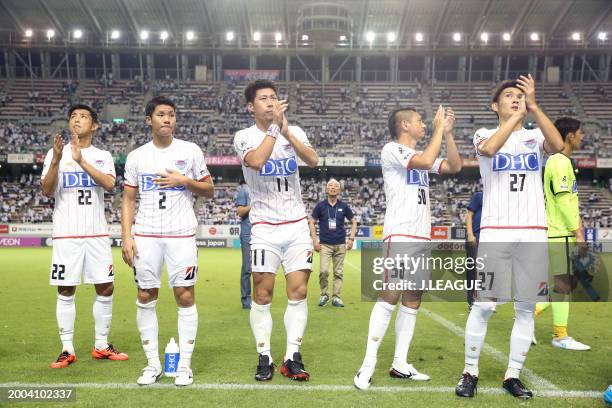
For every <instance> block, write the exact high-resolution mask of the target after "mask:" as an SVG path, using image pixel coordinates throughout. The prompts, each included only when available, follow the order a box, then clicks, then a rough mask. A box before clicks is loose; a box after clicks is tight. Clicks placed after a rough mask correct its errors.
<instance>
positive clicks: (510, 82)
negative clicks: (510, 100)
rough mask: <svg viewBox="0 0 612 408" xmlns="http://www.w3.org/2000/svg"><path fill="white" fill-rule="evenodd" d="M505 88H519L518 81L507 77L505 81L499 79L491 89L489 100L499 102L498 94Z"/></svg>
mask: <svg viewBox="0 0 612 408" xmlns="http://www.w3.org/2000/svg"><path fill="white" fill-rule="evenodd" d="M507 88H517V89H520V88H519V87H518V81H517V80H516V79H507V80H505V81H501V82H500V83H499V84H498V85H497V86H496V87H495V89H494V90H493V94H492V95H491V102H499V96H500V95H501V93H502V92H503V91H504V89H507Z"/></svg>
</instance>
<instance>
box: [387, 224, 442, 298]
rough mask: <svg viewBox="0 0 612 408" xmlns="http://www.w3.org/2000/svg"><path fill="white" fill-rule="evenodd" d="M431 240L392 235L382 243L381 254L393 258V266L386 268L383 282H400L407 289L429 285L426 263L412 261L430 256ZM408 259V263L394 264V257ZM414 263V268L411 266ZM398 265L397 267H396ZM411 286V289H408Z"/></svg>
mask: <svg viewBox="0 0 612 408" xmlns="http://www.w3.org/2000/svg"><path fill="white" fill-rule="evenodd" d="M431 247H432V243H431V241H426V240H423V239H418V238H410V237H403V236H393V237H390V238H389V239H388V240H386V241H384V242H383V244H382V256H383V257H384V258H391V259H393V260H394V262H393V264H394V266H396V267H394V268H392V269H386V268H385V272H384V274H383V282H384V283H386V284H396V285H397V284H402V285H403V287H405V288H406V289H404V290H408V291H420V290H421V288H423V287H428V286H429V281H430V280H431V275H432V271H431V268H430V265H429V264H428V263H423V262H422V261H421V262H419V263H416V264H415V263H414V261H416V260H420V259H422V260H426V259H428V258H430V257H431ZM398 256H399V257H400V259H402V260H406V259H407V260H408V264H407V265H406V264H403V263H402V265H396V259H397V258H396V257H398ZM415 265H416V269H413V267H414V266H415ZM397 267H399V268H397ZM409 287H413V288H414V289H413V290H410V289H408V288H409Z"/></svg>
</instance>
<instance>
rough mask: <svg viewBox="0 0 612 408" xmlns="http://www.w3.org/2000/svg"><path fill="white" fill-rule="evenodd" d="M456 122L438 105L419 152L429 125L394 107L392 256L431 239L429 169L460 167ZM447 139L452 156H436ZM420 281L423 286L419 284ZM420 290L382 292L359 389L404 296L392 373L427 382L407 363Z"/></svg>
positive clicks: (388, 154) (389, 205)
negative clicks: (426, 140) (421, 148)
mask: <svg viewBox="0 0 612 408" xmlns="http://www.w3.org/2000/svg"><path fill="white" fill-rule="evenodd" d="M454 122H455V116H454V112H453V110H452V109H450V108H448V109H447V110H446V115H445V110H444V108H443V107H441V106H440V107H439V108H438V111H437V113H436V116H435V117H434V120H433V135H432V136H431V140H430V141H429V144H428V145H427V147H426V148H425V150H424V151H417V150H415V148H416V145H417V143H418V142H419V141H420V140H422V139H423V138H424V137H425V128H426V126H425V123H424V122H423V119H422V118H421V115H420V114H419V113H418V112H417V111H416V110H415V109H414V108H400V109H396V110H394V111H393V112H391V114H390V115H389V121H388V125H389V133H390V134H391V136H392V137H393V139H394V141H392V142H389V143H387V144H386V145H385V146H384V147H383V149H382V152H381V166H382V172H383V179H384V183H385V196H386V200H387V202H386V211H385V222H384V226H383V242H384V247H385V248H389V251H392V252H393V254H399V253H400V252H402V253H406V252H410V253H411V254H412V251H413V250H414V249H416V250H417V252H418V251H420V250H422V248H423V245H422V244H420V243H426V242H428V241H430V240H431V210H430V203H429V175H428V173H434V174H453V173H457V172H459V171H460V170H461V157H460V156H459V151H458V150H457V145H456V144H455V141H454V138H453V133H452V130H453V126H454ZM443 138H444V139H445V141H446V149H447V153H448V159H441V158H438V155H439V153H440V147H441V144H442V139H443ZM391 243H393V245H391ZM407 247H410V248H411V249H407ZM391 248H392V249H391ZM383 251H384V252H385V256H388V257H390V258H393V257H394V255H393V254H391V253H390V252H387V250H386V249H383ZM414 255H416V254H413V256H414ZM423 272H424V273H423ZM418 274H419V278H418V279H419V281H421V280H424V281H428V280H429V279H430V274H431V272H430V271H419V272H418ZM417 285H419V286H420V283H417ZM422 294H423V292H422V291H417V290H415V291H410V290H404V291H400V290H387V289H385V290H381V291H379V294H378V296H379V297H378V299H377V301H376V303H375V304H374V307H373V309H372V313H371V315H370V325H369V329H368V339H367V347H366V355H365V358H364V360H363V364H362V365H361V368H360V369H359V371H358V372H357V374H356V375H355V378H354V384H355V387H357V388H358V389H361V390H365V389H367V388H368V387H369V386H370V384H371V381H372V376H373V375H374V371H375V367H376V361H377V355H378V348H379V347H380V344H381V343H382V340H383V338H384V336H385V332H386V331H387V327H388V326H389V321H390V320H391V314H392V313H393V310H394V309H395V305H396V304H397V302H398V301H399V300H400V298H401V304H400V310H399V311H398V313H397V318H396V321H395V354H394V356H393V363H392V365H391V369H390V371H389V375H390V376H391V377H394V378H404V379H412V380H416V381H427V380H429V376H428V375H426V374H423V373H420V372H418V371H417V370H416V369H415V368H414V366H413V365H412V364H410V363H408V361H407V358H408V349H409V347H410V342H411V341H412V335H413V333H414V326H415V323H416V315H417V312H418V310H419V307H420V305H421V296H422Z"/></svg>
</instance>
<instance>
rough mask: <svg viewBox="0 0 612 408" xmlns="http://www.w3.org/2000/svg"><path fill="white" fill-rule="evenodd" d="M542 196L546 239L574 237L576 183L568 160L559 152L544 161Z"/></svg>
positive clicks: (576, 218) (576, 199)
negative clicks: (546, 227) (544, 199)
mask: <svg viewBox="0 0 612 408" xmlns="http://www.w3.org/2000/svg"><path fill="white" fill-rule="evenodd" d="M544 196H545V197H546V220H547V222H548V237H549V238H554V237H567V236H574V231H576V230H577V229H578V227H579V225H580V211H579V209H578V183H577V181H576V175H575V173H574V166H572V161H571V160H570V159H569V157H567V156H566V155H564V154H563V153H556V154H553V155H552V156H550V157H549V158H548V160H547V161H546V168H545V169H544Z"/></svg>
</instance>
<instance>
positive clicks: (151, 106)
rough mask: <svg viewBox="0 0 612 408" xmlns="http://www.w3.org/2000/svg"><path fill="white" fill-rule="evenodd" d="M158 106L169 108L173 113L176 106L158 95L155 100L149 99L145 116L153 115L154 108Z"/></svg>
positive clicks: (166, 98)
mask: <svg viewBox="0 0 612 408" xmlns="http://www.w3.org/2000/svg"><path fill="white" fill-rule="evenodd" d="M160 105H167V106H171V107H172V109H174V111H175V112H176V104H175V103H174V101H172V99H170V98H168V97H167V96H161V95H160V96H156V97H155V98H153V99H151V100H150V101H149V102H148V103H147V107H146V108H145V116H151V115H153V112H155V108H157V107H158V106H160Z"/></svg>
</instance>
